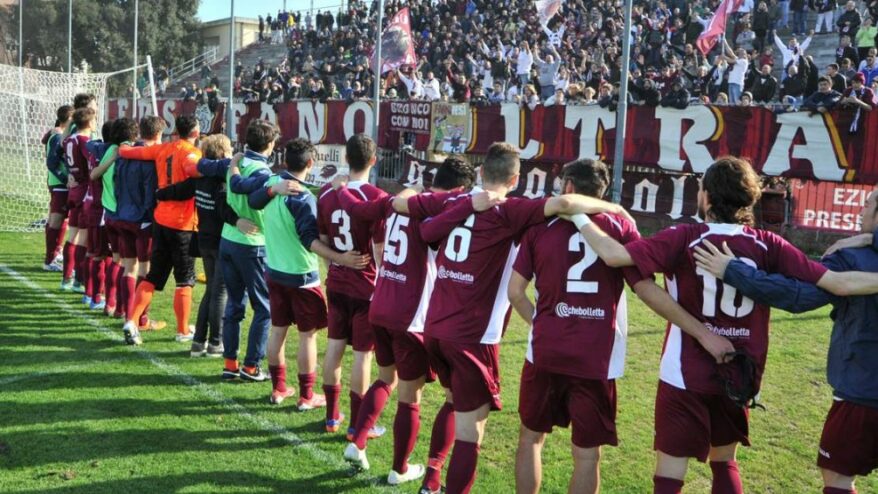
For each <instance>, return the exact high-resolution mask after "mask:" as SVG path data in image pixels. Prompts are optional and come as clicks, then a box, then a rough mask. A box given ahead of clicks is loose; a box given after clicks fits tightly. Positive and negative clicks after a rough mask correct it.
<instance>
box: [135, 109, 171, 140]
mask: <svg viewBox="0 0 878 494" xmlns="http://www.w3.org/2000/svg"><path fill="white" fill-rule="evenodd" d="M167 126H168V124H167V123H165V119H164V118H162V117H157V116H155V115H150V116H148V117H143V118H141V119H140V138H141V139H150V140H152V139H155V138H156V137H159V136H160V135H161V133H162V131H164V130H165V127H167Z"/></svg>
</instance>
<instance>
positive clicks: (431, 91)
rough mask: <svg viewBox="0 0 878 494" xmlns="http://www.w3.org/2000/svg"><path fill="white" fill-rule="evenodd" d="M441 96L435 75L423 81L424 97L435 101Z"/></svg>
mask: <svg viewBox="0 0 878 494" xmlns="http://www.w3.org/2000/svg"><path fill="white" fill-rule="evenodd" d="M441 96H442V94H441V93H440V92H439V80H438V79H436V78H435V77H434V78H432V79H430V80H426V81H424V98H426V99H428V100H430V101H436V100H437V99H439V98H440V97H441Z"/></svg>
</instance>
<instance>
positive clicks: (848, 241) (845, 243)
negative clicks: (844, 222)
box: [823, 233, 872, 257]
mask: <svg viewBox="0 0 878 494" xmlns="http://www.w3.org/2000/svg"><path fill="white" fill-rule="evenodd" d="M869 245H872V234H871V233H861V234H859V235H854V236H853V237H848V238H843V239H841V240H839V241H838V242H836V243H834V244H832V245H831V246H829V248H828V249H826V252H824V253H823V257H826V256H828V255H832V254H834V253H835V252H837V251H839V250H841V249H856V248H858V247H867V246H869Z"/></svg>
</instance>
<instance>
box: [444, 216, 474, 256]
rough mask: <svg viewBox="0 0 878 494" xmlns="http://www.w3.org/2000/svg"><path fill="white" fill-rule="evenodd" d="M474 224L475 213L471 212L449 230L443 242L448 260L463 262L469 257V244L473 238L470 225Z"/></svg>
mask: <svg viewBox="0 0 878 494" xmlns="http://www.w3.org/2000/svg"><path fill="white" fill-rule="evenodd" d="M475 224H476V215H474V214H471V215H469V216H468V217H467V218H466V221H464V222H463V225H462V226H459V227H457V228H455V229H454V230H452V231H451V235H449V236H448V240H447V241H446V243H445V257H447V258H448V260H449V261H454V262H463V261H466V260H467V258H468V257H469V244H470V242H472V239H473V231H472V227H473V225H475Z"/></svg>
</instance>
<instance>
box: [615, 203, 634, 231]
mask: <svg viewBox="0 0 878 494" xmlns="http://www.w3.org/2000/svg"><path fill="white" fill-rule="evenodd" d="M617 206H618V208H617V209H616V210H615V211H613V212H614V213H615V214H617V215H619V216H621V217H623V218H625V219H626V220H628V222H629V223H631V226H633V227H634V228H635V229H637V220H635V219H634V216H631V213H629V212H628V210H627V209H625V208H623V207H622V206H621V205H617Z"/></svg>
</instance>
